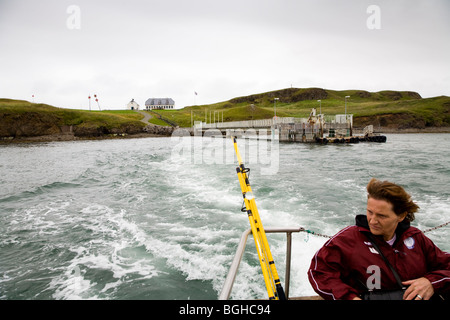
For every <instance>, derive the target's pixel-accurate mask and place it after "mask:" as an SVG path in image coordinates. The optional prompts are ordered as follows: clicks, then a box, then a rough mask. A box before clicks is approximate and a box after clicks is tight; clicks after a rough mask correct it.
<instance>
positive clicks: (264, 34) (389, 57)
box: [0, 0, 450, 109]
mask: <svg viewBox="0 0 450 320" xmlns="http://www.w3.org/2000/svg"><path fill="white" fill-rule="evenodd" d="M371 4H374V3H373V1H364V0H348V1H335V0H322V1H320V0H318V1H300V0H284V1H280V0H278V1H275V0H266V1H261V0H259V1H256V0H255V1H254V0H240V1H236V0H230V1H226V2H225V1H211V0H192V1H182V0H178V1H174V0H172V1H170V0H165V1H155V0H151V1H140V0H128V1H117V0H116V1H99V0H97V1H86V0H79V1H78V0H75V1H73V0H72V1H50V0H44V1H24V0H14V1H8V0H0V48H1V50H0V58H1V59H0V70H2V76H1V77H0V96H1V97H11V98H19V99H27V100H30V99H31V95H32V94H35V95H36V100H37V101H40V102H45V103H49V104H53V105H57V106H61V107H71V108H80V107H82V108H87V104H88V100H87V95H88V94H93V93H97V94H98V95H99V98H100V101H101V105H103V106H105V107H108V108H112V109H118V108H123V107H124V106H125V104H126V103H127V102H128V101H129V100H130V99H131V98H135V99H136V100H137V101H138V102H139V103H141V104H143V103H144V102H145V99H147V98H148V97H151V96H161V97H163V96H164V97H165V96H168V97H172V98H174V99H175V101H176V103H177V107H184V106H186V105H191V104H193V103H194V91H196V92H198V94H199V95H198V96H197V97H196V102H197V103H202V104H203V103H212V102H217V101H221V100H226V99H229V98H232V97H235V96H240V95H246V94H251V93H257V92H263V91H267V90H275V89H280V88H285V87H289V86H290V85H291V84H292V85H293V86H295V87H311V86H318V87H324V88H330V89H356V88H357V89H365V90H370V91H378V90H384V89H394V90H414V91H418V92H419V93H420V94H422V96H436V95H450V91H449V90H450V89H449V88H450V78H449V74H450V72H449V71H450V65H449V62H448V58H447V57H448V56H450V44H449V41H448V34H449V33H450V32H449V31H450V23H449V19H448V17H449V13H450V5H449V3H448V1H445V0H423V1H419V0H412V1H386V0H385V1H376V4H377V5H378V6H379V8H380V10H381V11H380V12H381V16H380V17H381V29H379V30H370V29H368V28H367V24H366V22H367V19H368V17H369V14H368V13H367V12H366V10H367V7H368V6H369V5H371ZM70 5H76V6H78V7H79V8H80V29H79V30H78V29H75V30H70V29H69V28H67V20H68V18H69V17H70V14H68V13H67V8H68V7H69V6H70Z"/></svg>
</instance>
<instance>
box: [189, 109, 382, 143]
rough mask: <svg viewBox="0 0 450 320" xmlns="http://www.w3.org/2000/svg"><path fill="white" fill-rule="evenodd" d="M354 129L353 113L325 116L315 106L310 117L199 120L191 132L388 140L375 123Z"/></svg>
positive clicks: (282, 138)
mask: <svg viewBox="0 0 450 320" xmlns="http://www.w3.org/2000/svg"><path fill="white" fill-rule="evenodd" d="M252 129H253V130H252ZM354 131H356V130H355V129H354V128H353V115H352V114H337V115H335V116H325V115H324V114H316V109H315V108H313V109H312V110H311V113H310V115H309V117H308V118H295V117H273V118H271V119H262V120H247V121H230V122H214V123H205V122H196V123H195V124H194V127H193V130H192V133H193V134H195V135H206V136H211V135H216V134H221V135H224V136H227V137H229V136H231V135H238V136H240V135H242V134H244V133H246V135H247V136H255V138H257V137H258V136H264V137H265V138H267V139H278V140H279V141H283V142H301V143H320V144H328V143H336V144H338V143H359V142H386V136H383V135H378V134H375V133H374V132H373V126H372V125H370V126H367V127H365V128H364V129H363V130H358V131H360V132H361V131H362V132H361V133H360V134H359V135H356V134H355V132H354ZM257 132H258V134H257Z"/></svg>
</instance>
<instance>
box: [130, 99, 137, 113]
mask: <svg viewBox="0 0 450 320" xmlns="http://www.w3.org/2000/svg"><path fill="white" fill-rule="evenodd" d="M127 110H139V104H138V103H137V102H136V101H134V99H131V101H130V102H128V104H127Z"/></svg>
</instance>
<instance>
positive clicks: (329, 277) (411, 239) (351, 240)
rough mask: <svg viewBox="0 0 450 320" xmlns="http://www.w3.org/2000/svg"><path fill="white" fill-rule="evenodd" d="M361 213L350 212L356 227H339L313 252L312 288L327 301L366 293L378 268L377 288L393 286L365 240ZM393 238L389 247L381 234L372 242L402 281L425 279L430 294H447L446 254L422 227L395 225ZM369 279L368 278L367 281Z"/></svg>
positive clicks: (449, 278)
mask: <svg viewBox="0 0 450 320" xmlns="http://www.w3.org/2000/svg"><path fill="white" fill-rule="evenodd" d="M365 233H370V230H369V226H368V224H367V218H366V216H365V215H358V216H356V225H355V226H349V227H347V228H345V229H343V230H341V231H339V232H338V233H337V234H336V235H335V236H334V237H332V238H331V239H330V240H329V241H327V242H326V243H325V244H324V246H323V247H322V248H321V249H320V250H319V251H317V253H316V254H315V255H314V257H313V259H312V261H311V266H310V269H309V271H308V277H309V282H310V283H311V285H312V287H313V289H314V290H315V291H316V292H317V293H318V294H319V295H320V296H321V297H322V298H324V299H327V300H332V299H334V300H341V299H344V300H347V299H353V298H354V297H356V296H360V294H361V293H363V292H364V291H367V289H366V288H365V286H364V285H365V284H366V283H367V279H368V278H369V277H371V276H372V273H373V269H372V270H371V269H370V268H369V270H368V267H369V266H371V265H375V266H378V267H379V270H380V271H381V272H380V277H379V278H380V283H381V290H396V289H399V286H398V284H397V282H396V280H395V277H394V275H393V274H392V271H391V270H390V269H389V267H388V266H387V265H386V263H385V261H384V260H383V258H382V257H381V256H380V254H378V252H377V251H376V250H375V248H374V247H373V246H372V244H371V243H370V241H369V239H368V238H367V236H366V235H365ZM396 235H397V239H396V241H395V243H394V245H393V246H392V247H391V246H390V245H389V244H388V243H386V242H385V241H384V240H383V238H382V237H381V236H374V238H375V240H376V241H377V244H378V246H379V248H380V249H381V251H382V252H383V254H384V255H385V256H386V258H387V259H388V260H389V262H390V263H391V265H392V266H393V267H394V268H395V269H396V270H397V273H398V274H399V276H400V278H401V279H402V281H407V280H413V279H417V278H420V277H425V278H427V279H428V280H430V282H431V284H432V285H433V288H434V291H435V293H438V294H448V292H450V254H448V253H446V252H443V251H441V250H440V249H439V248H438V247H436V246H435V245H434V243H433V242H432V241H431V240H430V239H428V238H427V237H426V236H425V235H424V234H423V233H422V231H420V230H419V229H417V228H414V227H411V226H410V225H409V222H406V221H403V222H401V223H399V225H398V227H397V230H396ZM372 279H373V277H372V278H371V280H369V282H372Z"/></svg>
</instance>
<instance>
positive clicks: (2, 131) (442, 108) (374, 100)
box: [0, 88, 450, 138]
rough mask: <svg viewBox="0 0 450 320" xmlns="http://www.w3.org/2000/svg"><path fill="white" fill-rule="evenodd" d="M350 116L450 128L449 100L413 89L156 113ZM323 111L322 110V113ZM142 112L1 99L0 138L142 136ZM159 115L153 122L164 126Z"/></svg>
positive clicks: (292, 96)
mask: <svg viewBox="0 0 450 320" xmlns="http://www.w3.org/2000/svg"><path fill="white" fill-rule="evenodd" d="M346 96H350V98H348V99H347V113H351V114H353V116H354V118H353V119H354V121H353V122H354V126H355V127H364V126H366V125H369V124H373V125H375V126H380V127H385V128H391V129H409V128H418V129H426V128H429V127H450V97H447V96H440V97H434V98H426V99H422V98H421V96H420V95H419V94H418V93H416V92H411V91H380V92H368V91H362V90H344V91H335V90H325V89H320V88H304V89H298V88H288V89H282V90H276V91H271V92H265V93H260V94H253V95H249V96H244V97H237V98H233V99H231V100H228V101H223V102H218V103H214V104H209V105H201V106H190V107H185V108H183V109H178V110H176V109H175V110H156V111H155V113H157V114H159V115H160V116H161V119H162V120H166V121H167V123H171V124H172V125H174V124H175V125H178V126H180V127H189V126H190V125H191V114H193V119H194V121H205V118H206V119H207V121H208V122H210V116H211V120H213V119H214V114H215V116H216V120H217V119H219V120H220V121H221V120H222V116H223V121H236V120H251V119H255V120H256V119H268V118H271V117H273V115H274V98H279V100H278V101H277V107H276V109H277V116H280V117H307V116H308V115H309V113H310V110H311V108H317V109H318V108H319V102H317V100H321V105H322V106H321V107H322V113H324V114H326V115H335V114H342V113H344V101H345V97H346ZM318 111H319V110H318ZM141 118H142V115H141V114H138V113H136V112H133V111H125V110H121V111H110V110H107V111H84V110H73V109H62V108H56V107H52V106H49V105H46V104H36V103H30V102H27V101H22V100H12V99H0V138H2V137H34V136H42V135H55V134H61V133H64V132H67V130H70V132H71V133H73V134H74V135H75V136H77V137H92V136H94V137H95V136H103V135H106V134H122V133H126V134H134V133H141V132H142V131H143V128H144V126H145V124H144V123H142V122H141V121H140V119H141ZM162 120H160V119H156V117H154V118H153V119H152V120H151V121H158V124H160V125H161V124H163V123H164V122H163V121H162Z"/></svg>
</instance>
